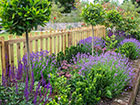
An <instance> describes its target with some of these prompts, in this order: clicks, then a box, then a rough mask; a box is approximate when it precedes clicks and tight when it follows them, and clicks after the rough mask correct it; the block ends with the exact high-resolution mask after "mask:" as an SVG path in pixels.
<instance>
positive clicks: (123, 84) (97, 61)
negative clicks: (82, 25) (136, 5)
mask: <svg viewBox="0 0 140 105" xmlns="http://www.w3.org/2000/svg"><path fill="white" fill-rule="evenodd" d="M94 39H95V42H94V46H95V48H94V56H92V55H91V50H92V48H91V45H90V44H91V40H92V38H91V37H89V38H87V39H84V40H81V41H79V43H78V44H77V46H75V47H74V46H72V47H71V48H67V49H66V51H65V54H64V53H63V52H60V53H58V55H57V56H56V55H54V54H53V55H49V52H48V51H41V52H37V53H32V54H31V55H30V57H31V61H32V62H31V65H32V70H33V72H31V74H28V68H27V56H26V55H25V56H24V57H23V59H22V61H21V62H20V63H19V65H18V68H14V69H13V68H11V67H9V68H7V75H8V79H7V78H5V77H4V76H3V86H0V88H1V89H2V90H3V91H2V93H1V97H3V98H2V99H0V102H1V103H2V104H7V103H14V104H22V103H25V104H26V103H27V104H35V105H36V104H44V105H45V104H47V105H55V104H56V105H60V104H62V105H67V104H70V105H79V104H89V105H90V104H92V105H93V104H98V105H100V104H102V105H103V104H106V102H107V101H108V102H109V103H114V102H116V100H115V99H116V97H118V96H119V97H120V94H125V93H128V94H130V93H129V92H127V91H130V90H132V89H133V87H134V84H133V81H134V80H135V75H136V73H137V72H136V70H135V69H134V67H132V66H133V65H132V64H131V62H130V60H129V58H127V57H126V56H125V55H123V53H122V54H120V51H119V50H118V49H119V48H120V47H121V46H122V45H123V44H124V42H125V43H127V42H130V41H131V42H132V43H134V44H135V43H136V45H137V47H136V50H139V43H140V42H139V41H137V40H135V39H124V40H123V41H122V42H120V44H118V45H119V46H117V47H115V46H114V48H113V49H116V50H112V49H110V50H108V49H107V45H108V44H107V43H108V42H107V41H106V40H104V39H101V38H96V37H95V38H94ZM112 43H113V42H112ZM108 48H109V47H108ZM114 51H116V52H114ZM118 51H119V52H118ZM8 70H9V72H8ZM14 70H15V72H14ZM4 87H6V88H4ZM13 92H14V94H11V93H13ZM9 96H12V97H16V99H14V98H8V97H9ZM126 96H127V95H126ZM17 100H19V101H17ZM106 100H107V101H106Z"/></svg>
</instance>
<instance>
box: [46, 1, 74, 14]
mask: <svg viewBox="0 0 140 105" xmlns="http://www.w3.org/2000/svg"><path fill="white" fill-rule="evenodd" d="M49 1H51V2H52V1H55V3H56V4H57V3H60V4H61V6H60V7H64V10H63V11H62V13H70V12H71V10H73V9H74V8H75V7H74V3H75V0H49Z"/></svg>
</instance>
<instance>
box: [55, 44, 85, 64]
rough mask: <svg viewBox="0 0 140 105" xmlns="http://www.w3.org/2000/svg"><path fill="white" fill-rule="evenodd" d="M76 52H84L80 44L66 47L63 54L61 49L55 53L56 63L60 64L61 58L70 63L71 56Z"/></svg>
mask: <svg viewBox="0 0 140 105" xmlns="http://www.w3.org/2000/svg"><path fill="white" fill-rule="evenodd" d="M78 52H79V53H84V52H85V51H84V50H83V49H82V45H77V46H71V47H70V48H66V50H65V54H64V53H63V52H62V51H61V52H59V53H58V54H57V64H58V65H59V66H60V65H61V63H62V61H63V60H66V61H67V62H68V63H71V59H72V57H74V56H75V55H77V53H78Z"/></svg>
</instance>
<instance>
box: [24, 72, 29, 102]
mask: <svg viewBox="0 0 140 105" xmlns="http://www.w3.org/2000/svg"><path fill="white" fill-rule="evenodd" d="M28 95H29V92H28V74H27V75H26V83H25V89H24V96H25V98H26V101H28Z"/></svg>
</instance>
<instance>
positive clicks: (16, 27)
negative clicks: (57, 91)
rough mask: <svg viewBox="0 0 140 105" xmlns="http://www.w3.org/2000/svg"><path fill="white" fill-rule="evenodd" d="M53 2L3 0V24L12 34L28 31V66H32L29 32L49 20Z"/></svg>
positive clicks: (0, 3) (0, 4)
mask: <svg viewBox="0 0 140 105" xmlns="http://www.w3.org/2000/svg"><path fill="white" fill-rule="evenodd" d="M50 14H51V4H50V2H48V0H1V2H0V18H1V19H2V21H1V23H2V24H1V25H2V26H3V28H4V29H5V30H6V31H7V32H9V33H10V34H16V35H22V34H23V33H26V46H27V56H28V60H27V62H28V67H29V70H31V68H30V67H31V66H30V54H29V42H28V33H29V32H30V31H31V30H32V29H33V28H35V29H37V26H38V25H41V26H44V25H45V23H46V22H48V21H49V19H50Z"/></svg>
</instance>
